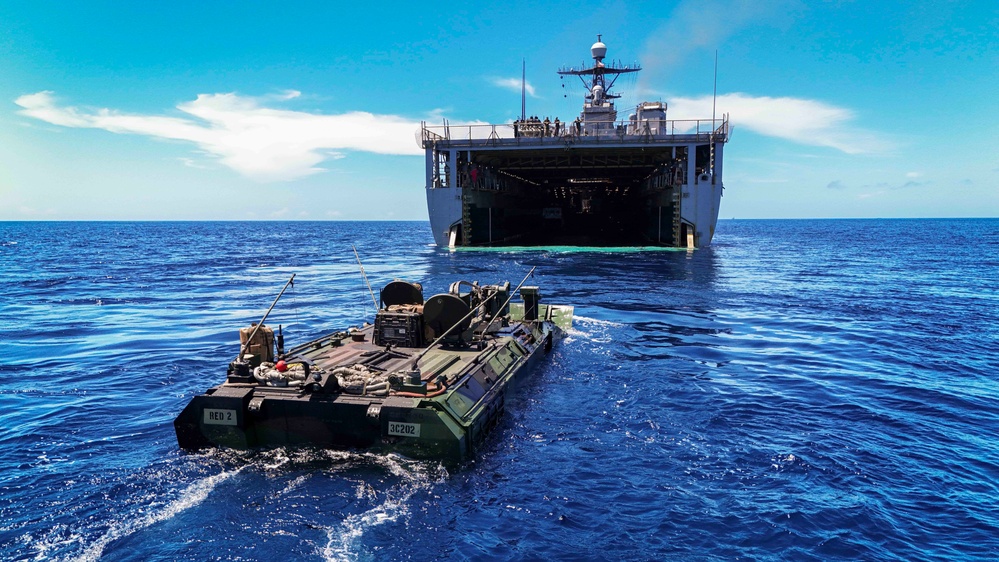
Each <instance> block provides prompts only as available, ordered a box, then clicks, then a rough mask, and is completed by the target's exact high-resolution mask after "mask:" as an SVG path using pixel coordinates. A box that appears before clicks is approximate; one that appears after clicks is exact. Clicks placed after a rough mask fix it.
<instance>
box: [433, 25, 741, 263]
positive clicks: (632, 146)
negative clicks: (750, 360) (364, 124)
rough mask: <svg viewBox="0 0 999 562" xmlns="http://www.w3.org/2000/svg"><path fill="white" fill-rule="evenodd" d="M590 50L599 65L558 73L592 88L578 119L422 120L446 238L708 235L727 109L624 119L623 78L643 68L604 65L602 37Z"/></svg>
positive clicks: (628, 239) (447, 241)
mask: <svg viewBox="0 0 999 562" xmlns="http://www.w3.org/2000/svg"><path fill="white" fill-rule="evenodd" d="M590 53H591V55H592V57H593V64H592V65H591V66H583V67H575V68H564V69H561V70H559V71H558V73H559V74H561V75H563V76H578V77H579V78H580V79H581V81H582V83H583V85H584V86H585V88H586V94H585V98H584V103H583V108H582V111H581V113H580V114H579V115H578V116H576V117H575V118H574V119H572V120H570V121H562V120H560V119H559V118H556V119H555V120H550V119H547V118H546V119H545V120H544V121H541V120H539V119H537V118H531V119H520V120H517V121H515V122H514V123H505V124H495V125H480V124H476V125H452V124H450V123H447V122H445V123H444V124H443V125H437V126H433V125H428V124H426V123H424V124H423V125H422V127H421V130H420V143H421V146H422V147H423V148H424V150H425V151H426V189H427V205H428V209H429V214H430V225H431V228H432V229H433V234H434V240H435V241H436V243H437V245H438V246H451V247H453V246H501V245H502V246H506V245H572V246H668V247H687V248H693V247H704V246H708V245H709V244H710V243H711V238H712V237H713V236H714V230H715V223H716V222H717V220H718V207H719V203H720V201H721V195H722V190H723V186H722V152H723V148H724V145H725V143H726V142H727V140H728V137H729V120H728V116H727V115H722V116H720V117H719V118H718V119H714V118H711V119H695V120H671V119H667V104H666V103H664V102H662V101H653V102H643V103H640V104H638V105H637V106H636V107H635V109H634V112H633V113H632V114H631V115H629V117H628V118H627V119H626V120H621V119H618V115H617V109H616V107H615V100H616V99H618V98H619V97H620V96H619V95H617V94H615V93H613V92H612V88H613V86H614V82H615V80H617V78H618V77H619V76H621V75H622V74H627V73H632V72H638V71H639V70H641V68H640V67H639V66H637V65H633V66H623V65H621V64H617V63H605V62H604V61H605V58H606V54H607V46H606V45H605V44H604V43H603V42H602V41H601V40H600V36H597V42H596V43H594V44H593V46H592V47H591V48H590Z"/></svg>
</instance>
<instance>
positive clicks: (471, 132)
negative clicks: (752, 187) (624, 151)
mask: <svg viewBox="0 0 999 562" xmlns="http://www.w3.org/2000/svg"><path fill="white" fill-rule="evenodd" d="M728 134H729V117H728V115H727V114H725V115H723V116H721V117H718V118H716V119H655V120H642V121H630V120H628V121H616V122H610V121H604V122H588V123H579V124H578V126H577V124H576V123H575V122H574V121H569V122H562V121H560V122H559V123H558V127H557V128H556V126H555V123H554V122H549V123H548V125H547V126H546V125H545V124H544V122H540V123H539V122H537V121H526V122H515V123H500V124H490V123H472V124H464V125H451V124H450V123H448V124H444V125H427V124H426V123H422V124H421V128H420V131H419V132H418V138H419V141H420V145H421V146H422V147H428V146H431V145H433V144H437V143H439V142H441V141H448V142H450V143H452V144H461V145H465V144H468V145H489V144H494V145H505V146H508V145H535V146H536V145H539V144H541V145H543V144H549V143H556V142H566V143H572V142H584V143H599V144H604V143H622V144H623V143H628V144H632V143H636V142H643V141H644V142H707V141H711V140H715V141H720V142H726V140H727V139H728Z"/></svg>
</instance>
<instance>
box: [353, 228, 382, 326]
mask: <svg viewBox="0 0 999 562" xmlns="http://www.w3.org/2000/svg"><path fill="white" fill-rule="evenodd" d="M350 249H351V250H354V257H355V258H357V267H360V268H361V278H363V279H364V284H365V285H367V286H368V293H370V294H371V304H373V305H375V314H377V313H378V301H376V300H375V292H374V291H372V290H371V283H368V276H367V275H366V274H365V273H364V266H363V265H361V256H359V255H357V248H355V247H354V245H353V244H351V245H350Z"/></svg>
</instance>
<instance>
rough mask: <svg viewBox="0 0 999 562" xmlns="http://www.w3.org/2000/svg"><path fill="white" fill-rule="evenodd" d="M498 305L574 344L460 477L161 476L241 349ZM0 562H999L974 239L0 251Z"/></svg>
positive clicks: (309, 464) (164, 238) (860, 225)
mask: <svg viewBox="0 0 999 562" xmlns="http://www.w3.org/2000/svg"><path fill="white" fill-rule="evenodd" d="M352 244H354V245H356V246H357V248H358V251H359V252H360V254H361V257H362V259H363V261H364V266H365V270H366V272H367V274H368V277H369V278H370V279H371V282H372V284H373V285H375V286H376V289H377V287H380V286H381V285H383V284H384V283H386V282H388V281H390V280H392V279H394V278H405V279H409V280H414V281H420V282H422V283H423V284H424V287H425V288H426V291H427V293H428V294H433V293H436V292H443V291H445V290H446V289H447V285H448V284H449V283H450V282H451V281H454V280H457V279H467V280H478V281H480V282H484V283H494V282H497V281H501V280H509V281H511V282H512V283H514V284H516V283H517V282H518V281H519V280H520V278H521V277H522V276H523V275H524V274H525V273H526V272H527V270H529V269H530V267H532V266H535V265H536V266H538V270H537V273H536V275H535V279H534V282H535V284H537V285H540V286H541V287H542V294H543V296H544V298H545V299H546V300H547V301H548V302H558V303H567V304H573V305H575V306H576V315H577V316H576V321H575V324H574V329H573V330H572V331H571V332H570V333H569V335H568V337H567V338H566V339H565V340H563V341H562V342H561V343H560V344H559V346H558V347H557V348H556V352H555V353H554V354H553V355H552V356H551V361H550V362H549V363H548V364H547V365H546V366H545V367H544V368H543V369H541V370H540V371H539V372H538V373H537V374H536V377H535V378H534V379H533V380H532V382H531V383H530V384H528V385H527V386H526V388H523V389H522V390H521V392H520V394H519V398H518V400H517V402H516V403H515V404H513V405H512V406H511V407H508V408H507V415H506V418H505V419H504V421H503V422H502V423H501V425H500V427H499V430H498V431H497V432H495V433H494V434H493V435H492V436H491V437H490V439H489V441H488V446H487V447H486V450H485V451H483V452H482V454H480V455H479V456H478V457H477V458H476V460H475V461H473V462H471V463H469V464H467V465H464V466H462V467H444V466H440V465H438V464H437V463H433V462H416V461H411V460H407V459H403V458H399V457H394V456H376V455H371V454H366V453H364V452H357V451H353V452H352V451H324V450H309V449H304V450H303V449H269V450H260V451H251V452H238V451H228V450H218V451H211V452H206V453H199V454H187V453H182V452H180V451H178V449H177V446H176V438H175V436H174V432H173V426H172V420H173V418H174V417H175V416H176V415H177V414H178V413H179V412H180V410H181V409H182V408H183V406H184V405H185V404H186V403H187V401H188V400H189V399H190V398H191V397H192V396H193V395H194V394H196V393H198V392H200V391H202V390H204V389H206V388H207V387H209V386H212V385H215V384H217V383H218V382H220V381H221V380H222V379H223V378H224V375H225V366H226V365H227V364H228V362H229V361H230V360H231V359H232V357H233V356H234V355H235V354H236V352H237V347H238V329H239V328H240V327H242V326H244V325H248V324H249V322H251V321H254V320H256V319H258V318H259V317H260V316H261V315H262V314H263V312H264V311H265V310H266V309H267V307H268V306H269V305H270V303H271V301H272V300H273V298H274V296H275V295H276V294H277V292H278V291H279V290H280V288H281V286H282V285H283V284H284V283H285V281H287V279H288V277H290V276H291V274H292V273H295V274H296V278H295V285H294V288H293V289H290V290H289V292H288V293H286V295H285V297H284V298H282V300H281V301H280V303H279V305H278V306H277V308H276V309H275V312H273V313H272V316H271V318H270V319H269V321H268V323H269V324H281V325H282V326H283V327H284V331H285V334H286V337H287V339H288V342H289V344H294V343H295V342H300V341H305V340H306V339H309V338H311V337H315V336H318V335H320V334H322V333H326V332H329V331H333V330H336V329H341V328H345V327H347V326H349V325H354V324H358V323H359V322H360V321H363V320H368V319H370V318H369V316H370V314H371V312H372V311H371V308H372V307H371V301H370V296H369V295H368V293H367V289H366V288H365V287H364V284H363V281H362V280H361V277H360V274H359V272H358V269H357V265H356V263H355V260H354V255H353V253H352V251H351V249H350V246H351V245H352ZM0 319H2V321H0V343H2V346H3V352H2V354H0V559H56V560H76V559H83V560H96V559H104V560H206V559H214V560H274V559H302V560H401V559H405V560H409V559H411V560H430V559H438V558H442V559H451V560H483V559H500V560H503V559H564V560H571V559H580V558H584V559H610V560H618V559H629V560H661V559H667V558H669V559H680V560H704V559H716V560H732V559H740V558H741V559H763V560H767V559H779V560H833V559H840V560H855V559H864V560H950V559H980V560H993V559H997V558H999V510H997V507H996V506H997V502H999V381H997V376H999V375H997V367H999V351H997V350H999V328H997V326H999V323H997V320H999V220H842V221H835V220H824V221H736V220H733V221H722V222H721V223H719V226H718V233H717V235H716V237H715V245H714V246H713V247H712V248H710V249H704V250H698V251H695V252H691V253H688V252H685V251H661V250H659V251H638V252H636V251H621V250H596V249H594V250H572V249H568V248H543V249H516V250H512V249H510V250H490V251H457V252H447V251H442V250H439V249H437V248H436V247H434V246H433V245H432V240H431V237H430V232H429V227H428V226H427V224H426V223H373V222H372V223H340V222H320V223H300V222H283V223H0Z"/></svg>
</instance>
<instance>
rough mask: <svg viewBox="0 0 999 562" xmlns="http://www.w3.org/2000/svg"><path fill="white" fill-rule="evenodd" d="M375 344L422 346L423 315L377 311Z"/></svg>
mask: <svg viewBox="0 0 999 562" xmlns="http://www.w3.org/2000/svg"><path fill="white" fill-rule="evenodd" d="M374 339H375V345H388V344H392V345H394V346H398V347H423V315H422V314H417V313H415V312H388V311H384V310H382V311H379V312H378V314H376V315H375V338H374Z"/></svg>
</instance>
